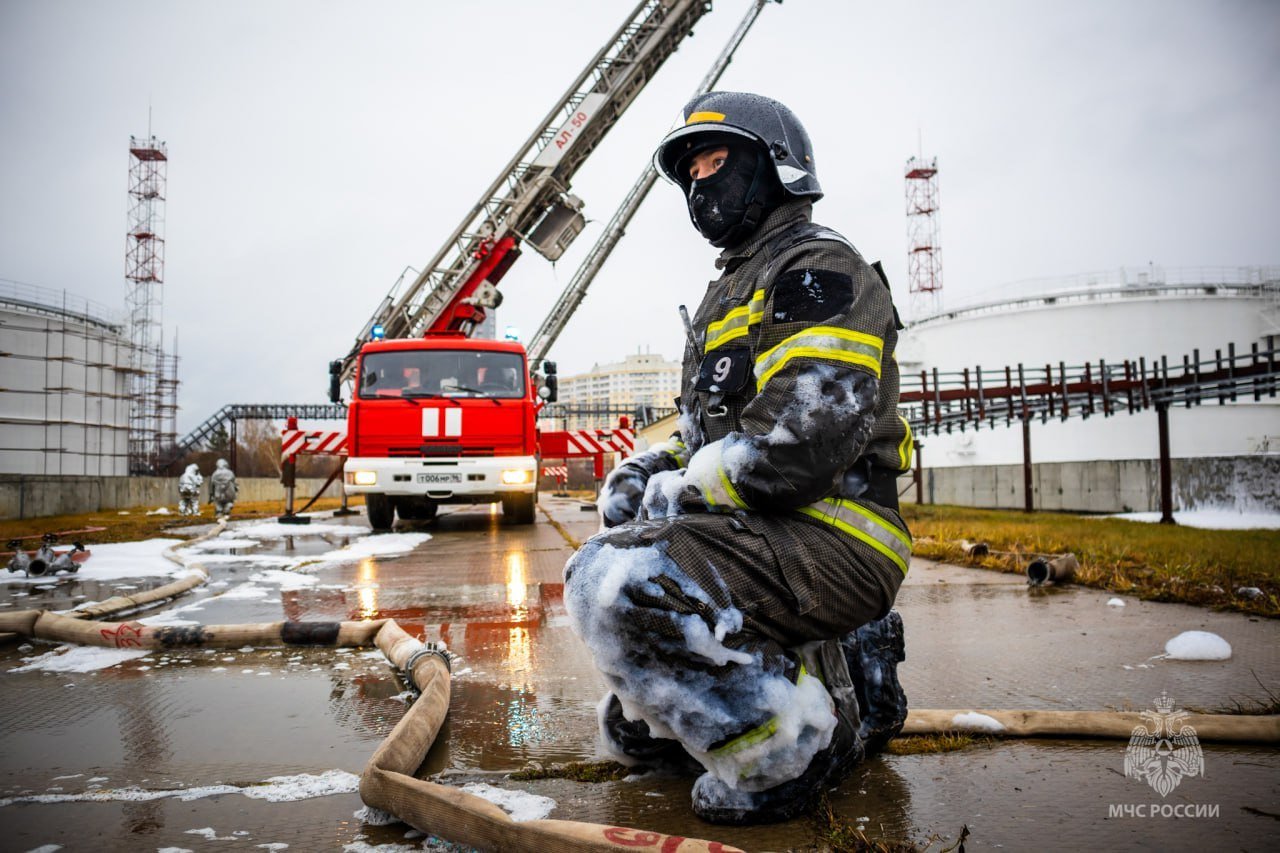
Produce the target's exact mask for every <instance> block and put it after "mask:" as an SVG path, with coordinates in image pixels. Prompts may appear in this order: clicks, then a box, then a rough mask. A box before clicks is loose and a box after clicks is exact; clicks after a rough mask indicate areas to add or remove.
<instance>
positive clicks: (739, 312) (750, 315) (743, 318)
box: [705, 290, 764, 352]
mask: <svg viewBox="0 0 1280 853" xmlns="http://www.w3.org/2000/svg"><path fill="white" fill-rule="evenodd" d="M762 319H764V291H763V290H757V291H756V292H755V293H753V294H751V301H750V302H748V303H747V304H746V305H739V306H738V307H737V308H734V309H733V310H732V311H730V312H729V313H728V314H725V315H724V317H722V318H721V319H719V320H716V321H715V322H714V323H708V324H707V344H706V347H705V349H706V351H707V352H711V351H712V350H713V349H716V348H717V347H722V346H724V345H725V344H727V343H729V342H730V341H734V340H737V339H738V338H740V337H742V336H743V335H745V334H746V333H747V329H748V328H750V327H751V326H754V325H756V324H757V323H759V322H760V321H761V320H762Z"/></svg>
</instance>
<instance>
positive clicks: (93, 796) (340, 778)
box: [0, 770, 360, 807]
mask: <svg viewBox="0 0 1280 853" xmlns="http://www.w3.org/2000/svg"><path fill="white" fill-rule="evenodd" d="M359 788H360V777H359V776H357V775H356V774H354V773H348V772H347V771H345V770H326V771H325V772H323V773H320V774H311V773H299V774H297V775H295V776H272V777H271V778H269V779H267V780H266V781H264V782H262V783H260V784H257V785H245V786H244V787H239V786H236V785H202V786H198V787H195V788H174V789H169V790H158V791H156V790H147V789H144V788H115V789H103V788H99V789H96V790H92V791H82V792H81V793H78V794H28V795H26V796H21V797H5V798H0V807H3V806H9V805H13V804H15V803H141V802H147V801H149V800H163V799H170V798H172V799H175V800H181V801H183V802H188V801H190V800H202V799H204V798H205V797H217V796H221V795H223V794H243V795H244V796H246V797H248V798H249V799H251V800H266V801H267V802H270V803H291V802H295V801H297V800H308V799H312V798H313V797H327V796H329V795H331V794H352V793H355V792H356V791H357V790H359Z"/></svg>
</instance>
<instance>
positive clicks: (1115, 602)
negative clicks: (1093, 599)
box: [1107, 598, 1124, 607]
mask: <svg viewBox="0 0 1280 853" xmlns="http://www.w3.org/2000/svg"><path fill="white" fill-rule="evenodd" d="M1107 606H1108V607H1124V599H1123V598H1109V599H1107Z"/></svg>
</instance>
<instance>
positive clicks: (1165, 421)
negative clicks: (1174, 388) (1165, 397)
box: [1156, 403, 1177, 524]
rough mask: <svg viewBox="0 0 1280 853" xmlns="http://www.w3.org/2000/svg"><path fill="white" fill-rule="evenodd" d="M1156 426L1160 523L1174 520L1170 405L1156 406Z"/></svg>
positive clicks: (1171, 522) (1160, 404)
mask: <svg viewBox="0 0 1280 853" xmlns="http://www.w3.org/2000/svg"><path fill="white" fill-rule="evenodd" d="M1156 424H1157V426H1158V427H1159V430H1160V523H1161V524H1177V522H1176V521H1174V520H1173V462H1172V460H1171V459H1170V458H1169V404H1168V403H1157V404H1156Z"/></svg>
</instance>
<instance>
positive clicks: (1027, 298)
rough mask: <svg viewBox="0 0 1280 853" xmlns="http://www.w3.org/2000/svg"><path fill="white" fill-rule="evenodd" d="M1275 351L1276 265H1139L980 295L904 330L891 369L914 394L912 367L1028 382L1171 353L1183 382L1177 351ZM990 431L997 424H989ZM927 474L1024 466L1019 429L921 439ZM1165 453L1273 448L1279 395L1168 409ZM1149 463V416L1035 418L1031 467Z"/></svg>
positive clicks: (1152, 430) (1154, 438) (1278, 447)
mask: <svg viewBox="0 0 1280 853" xmlns="http://www.w3.org/2000/svg"><path fill="white" fill-rule="evenodd" d="M1269 335H1270V336H1274V339H1275V341H1276V343H1277V345H1280V267H1277V266H1268V267H1228V268H1216V267H1215V268H1187V269H1174V270H1163V269H1160V268H1158V267H1148V268H1144V269H1140V270H1134V269H1120V270H1116V271H1112V272H1110V273H1097V274H1089V275H1080V276H1075V277H1072V278H1068V279H1056V280H1038V281H1033V282H1021V283H1018V284H1015V285H1008V286H1005V287H1001V288H998V289H996V290H993V291H988V292H986V293H985V294H983V295H982V297H981V298H978V299H975V300H971V301H969V302H967V303H965V304H958V305H956V306H954V307H952V306H948V307H947V308H946V309H945V310H944V311H942V312H941V313H938V314H935V315H933V316H930V317H927V318H924V319H922V320H920V321H919V322H916V323H913V324H912V325H911V326H910V327H909V328H908V329H906V330H904V331H903V332H902V337H901V340H900V343H899V346H898V363H899V365H900V366H901V369H902V374H903V383H904V388H914V387H918V384H916V383H918V381H919V379H918V378H919V375H920V372H921V371H922V370H924V371H932V370H933V369H934V368H937V369H938V370H939V371H941V372H946V371H960V370H962V369H964V368H965V367H968V368H970V369H971V370H972V369H973V368H975V367H979V366H980V367H982V368H983V369H984V370H991V369H996V368H1003V367H1005V366H1006V365H1011V366H1014V367H1016V366H1017V365H1018V364H1019V363H1021V364H1022V365H1023V367H1024V369H1025V370H1026V376H1027V378H1028V380H1030V381H1039V380H1041V379H1042V378H1043V377H1044V372H1045V366H1046V365H1052V366H1053V369H1054V374H1055V377H1056V376H1057V371H1058V367H1059V364H1062V363H1065V365H1066V366H1067V368H1068V374H1069V375H1072V373H1071V371H1070V368H1072V367H1074V366H1079V365H1083V364H1084V363H1086V362H1092V364H1093V365H1094V367H1095V368H1096V367H1097V364H1098V360H1099V359H1104V360H1105V361H1106V362H1107V363H1108V364H1115V363H1118V362H1123V361H1124V360H1125V359H1129V360H1132V361H1136V360H1137V359H1138V358H1139V357H1145V358H1146V360H1147V363H1148V364H1151V363H1152V361H1153V359H1154V360H1157V361H1158V360H1159V359H1160V357H1161V356H1166V357H1168V358H1169V370H1170V375H1173V376H1177V375H1181V372H1182V356H1183V355H1184V354H1185V355H1188V356H1190V355H1192V354H1193V351H1194V350H1196V349H1198V350H1199V351H1200V357H1201V359H1202V360H1207V359H1212V358H1213V357H1214V354H1215V351H1216V350H1221V351H1222V356H1223V357H1224V358H1225V357H1226V355H1227V351H1228V345H1229V344H1234V345H1235V348H1236V352H1237V353H1248V352H1249V351H1250V347H1251V346H1252V345H1253V344H1255V343H1256V344H1258V346H1259V348H1260V349H1265V348H1266V346H1267V337H1268V336H1269ZM997 423H998V424H999V423H1001V422H999V421H998V422H997ZM921 440H922V441H923V443H924V452H923V459H924V464H925V465H926V466H928V467H951V466H961V465H965V466H967V465H1003V464H1013V463H1020V462H1021V461H1022V432H1021V430H1020V429H1019V428H1018V422H1017V421H1016V420H1015V422H1014V427H1013V428H1008V427H1004V426H1001V425H998V426H996V427H995V429H991V428H989V427H986V426H984V427H983V428H982V429H979V430H974V429H972V428H969V429H966V430H965V431H964V432H963V433H962V432H959V431H958V430H956V431H953V432H952V433H951V434H950V435H948V434H945V433H944V434H943V435H939V436H934V435H928V436H922V437H921ZM1170 449H1171V454H1172V456H1174V457H1200V456H1247V455H1253V454H1269V453H1280V398H1272V397H1265V396H1264V397H1263V399H1262V401H1261V402H1257V403H1255V402H1253V400H1252V397H1251V396H1249V397H1243V398H1242V401H1241V402H1236V403H1229V404H1227V405H1225V406H1219V405H1218V403H1217V400H1216V398H1213V399H1207V400H1206V401H1205V402H1204V403H1202V404H1201V405H1200V406H1198V407H1192V408H1191V409H1184V408H1181V407H1177V408H1174V409H1171V410H1170ZM1158 456H1159V446H1158V435H1157V430H1156V416H1155V413H1154V411H1153V410H1148V411H1145V412H1141V413H1139V414H1135V415H1130V414H1127V413H1124V412H1122V413H1120V414H1116V415H1114V416H1112V417H1109V418H1103V417H1101V416H1100V415H1096V416H1094V417H1091V418H1089V419H1087V420H1081V419H1080V418H1072V419H1070V420H1067V421H1059V420H1056V419H1053V418H1050V419H1049V420H1048V421H1047V422H1046V423H1043V424H1042V423H1041V422H1040V421H1039V420H1037V421H1035V423H1034V426H1033V437H1032V459H1033V461H1034V462H1077V461H1088V460H1097V459H1154V458H1157V457H1158Z"/></svg>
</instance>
